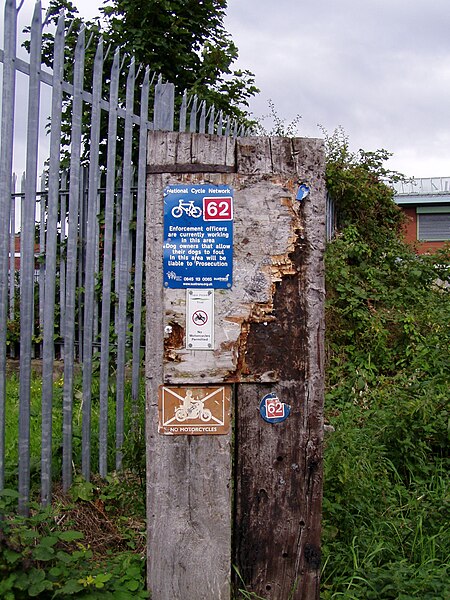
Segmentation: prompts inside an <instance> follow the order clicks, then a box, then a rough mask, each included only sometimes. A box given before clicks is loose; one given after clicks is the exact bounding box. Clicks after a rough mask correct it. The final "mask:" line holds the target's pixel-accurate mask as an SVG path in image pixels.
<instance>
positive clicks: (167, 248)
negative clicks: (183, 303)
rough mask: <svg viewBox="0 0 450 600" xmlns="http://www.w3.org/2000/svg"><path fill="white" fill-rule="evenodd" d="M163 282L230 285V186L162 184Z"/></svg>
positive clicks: (192, 285) (183, 285) (173, 285)
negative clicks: (163, 187) (163, 186)
mask: <svg viewBox="0 0 450 600" xmlns="http://www.w3.org/2000/svg"><path fill="white" fill-rule="evenodd" d="M163 249H164V286H165V287H167V288H176V289H182V288H216V289H217V288H230V287H231V286H232V283H233V190H232V188H230V187H229V186H226V185H212V184H209V183H205V184H204V185H191V184H188V183H180V184H178V185H169V186H167V187H166V188H165V189H164V246H163Z"/></svg>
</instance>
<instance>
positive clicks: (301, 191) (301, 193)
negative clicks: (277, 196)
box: [296, 183, 309, 202]
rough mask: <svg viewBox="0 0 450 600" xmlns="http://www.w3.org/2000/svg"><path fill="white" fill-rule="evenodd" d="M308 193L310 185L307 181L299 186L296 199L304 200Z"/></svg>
mask: <svg viewBox="0 0 450 600" xmlns="http://www.w3.org/2000/svg"><path fill="white" fill-rule="evenodd" d="M308 194H309V187H308V186H307V185H306V183H302V184H301V185H300V187H299V188H298V192H297V196H296V200H298V201H299V202H301V201H302V200H304V199H305V198H306V196H307V195H308Z"/></svg>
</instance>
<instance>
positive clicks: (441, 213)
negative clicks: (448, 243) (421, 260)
mask: <svg viewBox="0 0 450 600" xmlns="http://www.w3.org/2000/svg"><path fill="white" fill-rule="evenodd" d="M432 208H433V210H432ZM417 239H418V240H420V241H421V242H443V241H445V240H450V210H447V207H445V208H444V207H427V208H425V207H423V208H422V207H420V208H417Z"/></svg>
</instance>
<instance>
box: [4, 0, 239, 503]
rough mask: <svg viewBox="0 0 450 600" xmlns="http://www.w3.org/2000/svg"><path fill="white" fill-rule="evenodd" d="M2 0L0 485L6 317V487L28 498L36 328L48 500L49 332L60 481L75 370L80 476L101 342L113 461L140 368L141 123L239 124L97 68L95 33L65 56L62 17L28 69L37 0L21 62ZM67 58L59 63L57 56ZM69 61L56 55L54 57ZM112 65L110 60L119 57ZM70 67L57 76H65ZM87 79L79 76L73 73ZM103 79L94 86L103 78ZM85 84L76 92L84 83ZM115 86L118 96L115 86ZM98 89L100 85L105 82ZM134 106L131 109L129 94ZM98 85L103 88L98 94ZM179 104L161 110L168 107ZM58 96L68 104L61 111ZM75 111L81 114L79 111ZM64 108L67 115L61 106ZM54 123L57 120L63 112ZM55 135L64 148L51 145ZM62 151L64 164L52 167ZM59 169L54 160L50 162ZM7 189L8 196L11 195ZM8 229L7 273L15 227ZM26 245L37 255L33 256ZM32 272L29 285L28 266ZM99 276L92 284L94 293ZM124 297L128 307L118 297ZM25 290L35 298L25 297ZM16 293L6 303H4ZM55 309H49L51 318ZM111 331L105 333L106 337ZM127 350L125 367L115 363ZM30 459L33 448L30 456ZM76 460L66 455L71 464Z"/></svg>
mask: <svg viewBox="0 0 450 600" xmlns="http://www.w3.org/2000/svg"><path fill="white" fill-rule="evenodd" d="M17 13H18V9H17V7H16V2H15V0H6V2H5V11H4V48H3V49H2V50H0V62H1V63H3V84H2V105H1V139H0V214H1V216H2V218H1V219H0V489H2V488H3V487H4V486H5V426H6V422H7V419H8V398H7V391H6V385H7V377H6V371H7V359H8V344H9V342H10V340H8V334H7V325H8V321H9V322H11V321H14V320H18V321H20V344H18V347H17V348H16V349H15V352H16V354H17V355H18V356H19V361H20V364H19V368H20V390H19V396H20V397H19V424H18V483H17V485H18V490H19V510H20V511H21V512H23V513H26V512H27V506H28V503H29V498H30V418H31V415H30V389H31V373H32V358H33V357H34V353H35V343H34V341H33V340H34V339H35V338H36V335H35V334H36V328H38V330H39V331H38V333H39V338H42V341H41V342H40V344H39V353H40V356H41V357H42V414H41V422H42V424H41V427H42V441H41V457H40V474H41V501H42V503H43V504H48V503H49V502H50V500H51V487H52V478H53V476H54V474H53V473H52V466H51V465H52V440H53V439H54V432H53V430H52V416H53V410H54V402H53V394H54V381H53V377H54V358H55V336H56V339H57V345H58V344H59V346H60V348H61V354H62V359H63V365H64V366H63V368H64V372H63V401H62V412H63V424H62V481H63V486H64V488H65V489H67V488H68V487H69V486H70V485H71V482H72V477H73V472H74V464H73V460H74V453H73V419H74V414H73V411H74V392H75V389H74V386H75V383H74V381H75V375H76V373H77V372H78V370H79V363H80V364H81V374H82V375H81V376H82V390H81V393H82V441H81V444H82V459H81V472H82V475H83V476H84V477H85V478H86V479H89V477H90V475H91V463H92V435H93V434H92V426H91V421H92V419H91V415H92V404H93V391H92V389H93V377H94V375H93V373H94V366H95V365H94V362H95V363H96V362H97V361H98V362H99V364H100V366H99V375H98V380H99V391H98V397H96V398H95V401H96V402H97V400H98V403H99V424H98V448H99V451H98V465H99V466H98V470H99V473H100V475H102V476H105V475H106V474H107V472H108V468H111V465H108V438H109V436H110V431H109V429H108V427H109V426H108V423H110V421H111V419H110V418H109V411H110V370H111V348H112V346H114V352H115V363H114V365H115V373H116V374H115V381H114V383H115V389H116V392H115V402H114V404H115V412H116V415H115V432H114V435H115V448H116V452H115V465H114V467H113V468H116V469H120V468H121V465H122V446H123V442H124V436H125V433H126V432H125V422H126V418H125V417H126V415H125V414H124V395H125V380H126V376H127V373H128V372H130V373H131V375H132V400H133V403H134V406H135V407H136V406H137V403H138V399H139V376H140V365H141V342H142V327H141V325H142V324H141V313H142V310H143V306H142V293H143V285H144V233H145V232H144V223H145V180H146V166H147V165H146V160H147V154H146V147H147V137H148V134H149V132H151V131H153V130H174V128H175V121H176V120H177V121H178V124H177V128H178V129H179V131H190V132H198V133H211V134H212V133H214V134H217V135H234V136H236V135H244V134H248V133H249V132H248V131H246V130H245V128H244V127H241V126H239V125H238V123H237V122H236V121H233V120H231V119H230V118H227V117H226V116H225V115H224V114H223V113H222V112H217V111H215V109H214V107H208V106H207V105H206V103H205V102H200V100H199V99H198V98H197V97H196V96H193V97H189V95H188V94H187V93H186V92H185V93H184V95H183V96H182V97H181V98H179V101H178V102H176V99H175V88H174V85H173V84H171V83H166V82H163V81H162V79H161V78H160V77H159V78H158V77H155V76H154V75H152V74H151V71H150V68H149V67H145V68H139V67H137V66H136V65H135V62H134V59H133V58H132V57H131V58H127V57H121V56H120V51H119V50H116V51H115V52H114V54H113V60H112V61H109V63H108V65H109V64H111V66H110V68H109V66H108V69H109V70H107V72H105V71H106V64H107V63H106V62H105V52H104V48H103V41H102V40H101V38H100V39H99V40H98V43H97V46H96V51H95V59H94V64H93V67H92V70H90V69H88V68H87V66H86V48H87V43H86V40H85V30H84V28H83V27H82V28H81V29H80V31H79V33H78V36H77V40H76V45H75V49H74V53H73V55H71V56H70V57H69V58H68V57H67V56H66V55H65V45H66V39H67V30H66V26H65V21H64V14H63V13H61V15H60V16H59V19H58V23H57V28H56V31H55V33H54V49H53V57H52V65H53V67H52V70H50V69H46V68H44V67H43V66H42V55H41V54H42V32H43V27H44V25H45V24H43V22H42V10H41V4H40V2H37V3H36V5H35V9H34V14H33V19H32V24H31V29H30V46H29V52H30V54H29V61H24V60H21V59H19V58H18V57H17ZM69 59H70V60H69ZM68 61H69V62H68ZM125 63H127V64H126V66H124V64H125ZM18 72H21V73H23V74H25V75H26V77H27V86H28V104H27V106H25V107H23V109H22V110H23V114H24V115H25V118H26V121H27V132H26V174H25V176H24V177H23V179H22V183H21V190H20V192H18V191H17V190H16V185H17V181H16V177H15V176H14V175H13V149H14V146H15V142H16V140H15V132H14V123H15V120H16V114H15V113H16V105H17V102H19V101H20V100H21V98H20V97H18V96H19V95H18V92H17V87H16V77H17V73H18ZM67 73H70V78H69V77H68V76H67ZM86 81H89V83H88V84H87V85H86V84H85V82H86ZM105 82H107V85H105ZM43 86H49V87H50V89H51V107H50V122H51V127H50V147H49V156H48V160H47V166H46V173H45V177H44V178H41V188H40V189H39V184H38V176H37V173H38V170H39V162H38V154H39V146H40V143H41V140H40V137H39V130H40V124H41V121H42V116H41V113H42V110H41V108H42V107H41V104H42V97H43V96H42V88H43ZM86 88H87V89H86ZM122 88H125V97H124V98H120V90H121V89H122ZM105 90H106V92H105ZM137 93H139V94H140V98H139V102H138V105H139V107H140V109H139V113H138V114H135V112H134V106H135V94H137ZM105 94H106V95H105ZM176 104H178V105H179V106H180V109H179V113H177V114H175V105H176ZM68 106H70V110H69V111H68V110H67V107H68ZM87 113H89V116H88V117H87V116H86V114H87ZM68 115H69V116H68ZM68 119H69V121H70V122H68ZM62 140H63V141H64V147H63V148H62ZM64 161H66V167H64ZM63 167H64V168H63ZM11 199H12V201H11ZM17 236H19V237H20V256H19V260H20V277H17V275H18V273H17V272H16V267H15V264H16V260H17V257H15V256H14V255H15V254H16V249H15V244H16V237H17ZM36 244H37V246H38V249H39V252H38V261H37V262H38V265H37V264H36ZM36 270H37V271H38V275H37V282H36V281H35V271H36ZM99 286H100V290H99ZM130 290H132V293H133V302H132V308H131V309H130V302H129V294H130ZM36 296H37V298H38V300H37V301H36ZM17 297H20V308H19V310H18V307H17ZM57 313H59V318H56V317H55V314H57ZM111 330H113V332H114V338H115V339H114V344H112V338H111ZM128 347H130V351H131V362H130V365H131V368H130V369H128V370H127V365H128V363H129V360H128ZM34 458H36V457H34ZM75 469H78V465H75Z"/></svg>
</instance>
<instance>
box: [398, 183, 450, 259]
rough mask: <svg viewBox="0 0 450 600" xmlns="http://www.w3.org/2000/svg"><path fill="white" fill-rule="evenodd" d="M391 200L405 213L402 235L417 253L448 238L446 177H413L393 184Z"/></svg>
mask: <svg viewBox="0 0 450 600" xmlns="http://www.w3.org/2000/svg"><path fill="white" fill-rule="evenodd" d="M394 187H395V190H396V195H395V198H394V199H395V202H396V203H397V204H398V206H400V208H401V209H402V210H403V212H404V213H405V215H406V217H407V223H406V226H405V237H406V240H407V241H408V242H411V243H415V244H416V245H417V251H418V252H419V254H424V253H425V252H434V251H436V250H437V249H439V248H441V247H442V246H444V245H445V244H446V243H448V242H449V241H450V177H431V178H423V179H413V180H412V181H409V182H406V183H405V182H400V183H396V184H395V186H394Z"/></svg>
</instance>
